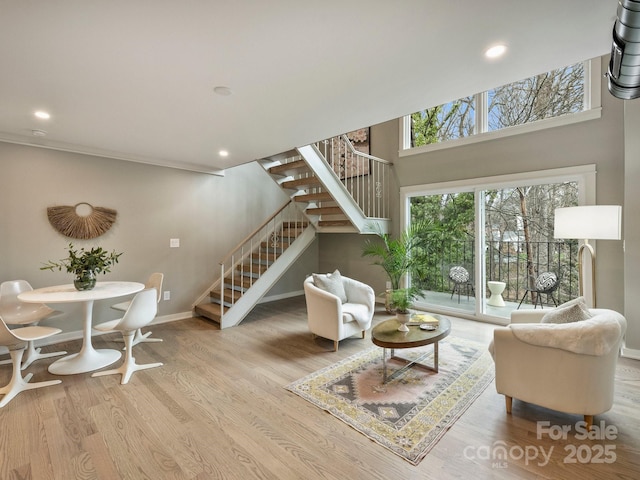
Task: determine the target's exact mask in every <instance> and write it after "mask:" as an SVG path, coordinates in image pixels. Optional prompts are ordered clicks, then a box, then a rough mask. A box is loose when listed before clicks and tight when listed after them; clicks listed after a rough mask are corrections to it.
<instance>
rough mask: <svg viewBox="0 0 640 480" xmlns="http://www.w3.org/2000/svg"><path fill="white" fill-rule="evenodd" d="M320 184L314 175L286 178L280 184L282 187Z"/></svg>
mask: <svg viewBox="0 0 640 480" xmlns="http://www.w3.org/2000/svg"><path fill="white" fill-rule="evenodd" d="M311 185H320V180H318V178H316V177H305V178H297V179H295V180H288V181H286V182H282V184H281V185H280V186H281V187H282V188H298V187H302V186H311Z"/></svg>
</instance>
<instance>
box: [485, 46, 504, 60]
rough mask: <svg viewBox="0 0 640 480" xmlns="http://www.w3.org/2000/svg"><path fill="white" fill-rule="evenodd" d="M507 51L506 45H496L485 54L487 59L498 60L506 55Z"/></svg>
mask: <svg viewBox="0 0 640 480" xmlns="http://www.w3.org/2000/svg"><path fill="white" fill-rule="evenodd" d="M506 51H507V46H506V45H495V46H493V47H491V48H489V49H488V50H487V51H486V52H484V55H485V57H487V58H498V57H501V56H502V55H504V53H505V52H506Z"/></svg>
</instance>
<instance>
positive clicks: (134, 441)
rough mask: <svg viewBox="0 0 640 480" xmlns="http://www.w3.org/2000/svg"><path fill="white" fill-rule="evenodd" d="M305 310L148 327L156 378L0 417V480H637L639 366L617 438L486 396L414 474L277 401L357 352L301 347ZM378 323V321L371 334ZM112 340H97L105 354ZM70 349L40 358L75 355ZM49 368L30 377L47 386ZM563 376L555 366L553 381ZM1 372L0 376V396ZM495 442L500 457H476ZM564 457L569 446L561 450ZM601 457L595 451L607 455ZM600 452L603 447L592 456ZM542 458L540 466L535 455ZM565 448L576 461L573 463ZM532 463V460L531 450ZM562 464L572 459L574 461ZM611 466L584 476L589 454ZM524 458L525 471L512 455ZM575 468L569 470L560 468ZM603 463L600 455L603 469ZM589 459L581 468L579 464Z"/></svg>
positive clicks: (97, 387)
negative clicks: (586, 433) (222, 324)
mask: <svg viewBox="0 0 640 480" xmlns="http://www.w3.org/2000/svg"><path fill="white" fill-rule="evenodd" d="M305 312H306V310H305V306H304V298H303V297H298V298H294V299H289V300H282V301H278V302H273V303H270V304H264V305H260V306H258V307H257V308H256V309H255V311H254V312H253V313H252V314H251V315H250V317H249V318H247V319H246V320H245V321H244V322H243V324H242V325H241V326H239V327H236V328H231V329H226V330H224V331H221V330H219V329H218V327H217V326H216V325H214V324H211V323H209V322H207V321H205V320H202V319H199V318H189V319H185V320H183V321H177V322H172V323H168V324H163V325H157V326H154V327H152V328H151V330H152V331H153V336H154V337H161V338H164V342H162V343H147V344H142V345H138V346H136V347H135V352H136V358H137V360H138V362H139V363H147V362H154V361H162V362H164V363H165V365H164V366H163V367H161V368H156V369H152V370H147V371H143V372H137V373H135V374H134V375H133V377H132V379H131V381H130V383H129V384H128V385H120V384H119V380H120V378H119V376H107V377H99V378H91V376H90V374H83V375H73V376H65V377H62V380H63V383H62V384H60V385H55V386H52V387H47V388H44V389H40V390H35V391H31V392H25V393H22V394H20V395H19V396H18V397H16V398H15V399H14V400H13V401H12V402H11V403H10V404H9V405H8V406H6V407H5V408H3V409H1V410H0V479H2V480H12V479H60V480H71V479H94V478H95V479H104V480H113V479H119V478H126V479H136V480H137V479H151V480H159V479H162V480H163V479H217V478H220V479H239V480H246V479H254V478H255V479H277V480H288V479H304V480H311V479H438V480H442V479H454V478H455V479H459V478H464V479H484V478H499V479H502V478H504V479H507V478H508V479H513V478H524V479H543V478H548V479H575V478H585V479H586V478H589V479H610V478H611V479H613V478H616V479H637V478H638V477H639V476H640V450H639V448H638V447H639V445H640V365H639V363H640V362H635V361H631V360H626V359H622V360H621V361H620V363H619V369H618V375H617V379H616V386H617V395H616V402H615V405H614V407H613V409H612V410H611V411H610V412H608V413H606V414H603V415H601V416H598V417H596V422H600V421H604V422H605V424H606V425H608V426H613V427H615V428H617V434H616V435H615V439H604V440H588V439H587V440H578V439H576V438H575V432H571V433H569V435H568V438H567V439H566V440H552V439H551V438H549V436H548V435H543V436H542V438H537V430H536V422H537V421H545V420H548V421H550V424H551V425H560V426H561V425H568V426H574V425H575V422H577V421H578V420H580V417H577V416H572V415H564V414H560V413H558V412H553V411H549V410H546V409H543V408H540V407H536V406H534V405H529V404H526V403H523V402H519V401H516V400H514V408H513V415H507V414H506V413H505V407H504V399H503V397H502V396H500V395H498V394H497V393H496V391H495V387H494V386H493V385H490V386H489V387H488V388H487V390H485V392H484V393H483V394H482V395H481V396H480V397H479V398H478V399H477V400H476V401H475V403H474V404H473V405H472V406H471V407H470V408H469V409H468V410H467V411H466V412H465V414H464V415H463V416H462V418H460V419H459V420H458V421H457V422H456V423H455V425H454V426H453V427H452V428H451V429H450V430H449V431H448V432H447V433H446V434H445V435H444V437H443V438H442V439H441V440H440V442H439V443H438V444H437V445H436V447H435V448H434V449H433V450H432V451H431V452H430V453H429V454H428V455H427V457H426V458H425V459H424V460H423V461H422V462H421V463H420V465H418V466H412V465H410V464H409V463H407V462H406V461H404V460H402V459H401V458H399V457H397V456H396V455H394V454H392V453H390V452H389V451H387V450H386V449H384V448H383V447H381V446H379V445H377V444H376V443H374V442H372V441H371V440H369V439H367V438H366V437H365V436H364V435H361V434H359V433H358V432H356V431H355V430H353V429H352V428H350V427H349V426H347V425H346V424H344V423H342V422H341V421H339V420H337V419H335V418H334V417H332V416H331V415H329V414H327V413H325V412H323V411H321V410H320V409H318V408H317V407H314V406H313V405H311V404H310V403H308V402H306V401H305V400H303V399H301V398H299V397H297V396H295V395H293V394H292V393H290V392H288V391H287V390H285V389H284V386H285V385H287V384H289V383H290V382H292V381H294V380H297V379H299V378H301V377H303V376H305V375H306V374H308V373H311V372H313V371H315V370H318V369H320V368H323V367H325V366H328V365H330V364H332V363H334V362H337V361H339V360H341V359H343V358H345V357H347V356H349V355H352V354H354V353H356V352H358V351H360V350H362V349H365V348H369V347H370V346H371V341H370V339H369V335H367V338H366V339H365V340H362V339H360V338H356V337H354V338H352V339H347V340H344V341H342V342H341V343H340V349H339V351H338V352H333V351H331V350H332V342H330V341H328V340H323V339H316V340H312V338H311V335H310V334H309V332H308V329H307V326H306V313H305ZM388 317H389V316H388V315H387V314H386V313H384V312H383V311H380V312H379V313H378V314H376V317H375V320H374V322H375V323H377V322H379V321H381V320H383V319H386V318H388ZM452 323H453V332H452V334H453V335H458V336H462V337H466V338H473V339H476V340H479V341H482V342H486V343H487V344H488V342H489V340H490V338H491V335H492V331H493V328H494V327H493V326H492V325H488V324H483V323H478V322H472V321H468V320H460V319H452ZM115 338H117V337H116V336H107V337H101V338H96V339H95V345H96V346H97V347H111V348H116V347H118V346H121V345H122V344H118V343H116V342H115V341H114V339H115ZM79 345H80V342H79V341H75V342H68V343H66V344H60V345H57V346H50V347H47V350H53V349H54V348H55V349H59V348H60V347H63V348H64V349H66V350H68V351H71V352H73V351H77V350H78V348H79ZM51 361H52V360H51V359H48V360H42V361H39V362H36V363H35V364H34V365H33V366H31V367H30V368H29V369H28V371H30V372H33V373H34V380H36V381H39V380H45V379H50V378H52V375H50V374H49V373H48V372H47V370H46V368H47V366H48V365H49V364H50V363H51ZM560 367H561V366H559V368H560ZM9 377H10V367H8V366H2V367H0V385H4V384H5V383H6V382H7V381H8V380H9ZM494 442H503V443H501V444H502V445H503V446H505V447H506V448H507V450H508V451H509V452H510V453H509V454H508V458H507V459H506V460H504V461H503V462H500V461H496V460H492V459H491V458H487V456H488V454H490V453H492V452H493V451H495V449H494V446H495V445H494ZM572 445H573V446H572ZM607 445H611V446H612V447H611V446H609V447H607V448H606V450H605V448H604V447H605V446H607ZM599 446H601V447H599ZM540 448H544V451H545V453H548V452H549V450H550V449H553V451H552V454H551V456H550V461H549V462H548V464H546V465H540V464H541V463H543V459H542V457H541V454H540ZM572 449H573V450H572ZM534 450H535V451H536V452H537V454H538V457H537V458H530V457H531V456H532V455H533V451H534ZM572 451H575V453H576V455H575V456H573V457H572V456H571V453H572ZM605 451H606V452H608V453H607V455H608V456H609V457H610V458H612V459H613V457H611V454H612V452H613V454H614V455H615V461H613V462H612V463H595V462H596V461H597V460H598V458H596V456H597V454H598V452H599V453H603V452H605ZM523 452H524V453H526V452H528V453H529V456H530V457H529V458H527V457H523V456H521V455H520V453H523ZM572 458H575V459H576V461H577V463H565V460H571V459H572ZM604 458H607V457H606V456H601V457H600V459H601V460H603V459H604ZM588 460H592V461H591V462H589V461H588Z"/></svg>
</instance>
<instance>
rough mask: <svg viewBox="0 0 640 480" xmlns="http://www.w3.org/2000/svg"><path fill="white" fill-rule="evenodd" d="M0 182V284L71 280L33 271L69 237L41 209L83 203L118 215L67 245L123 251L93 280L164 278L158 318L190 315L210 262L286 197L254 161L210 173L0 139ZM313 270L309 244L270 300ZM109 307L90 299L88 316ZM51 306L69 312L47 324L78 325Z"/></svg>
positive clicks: (60, 251) (62, 249)
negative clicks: (165, 296) (101, 229)
mask: <svg viewBox="0 0 640 480" xmlns="http://www.w3.org/2000/svg"><path fill="white" fill-rule="evenodd" d="M0 176H1V178H2V187H0V218H1V219H2V221H1V226H0V229H1V230H0V281H4V280H9V279H16V278H23V279H26V280H28V281H29V282H30V283H31V284H32V285H33V286H34V288H37V287H42V286H47V285H54V284H59V283H70V282H71V281H72V280H73V279H72V276H71V275H70V274H67V273H66V272H57V271H56V272H50V271H41V270H40V266H41V264H42V263H43V262H46V261H47V260H50V259H51V260H57V259H60V258H63V257H65V256H66V246H67V244H68V242H69V241H70V239H69V238H67V237H64V236H63V235H61V234H60V233H58V232H56V231H55V230H54V229H53V228H52V227H51V225H50V224H49V222H48V219H47V216H46V208H47V207H49V206H53V205H75V204H77V203H79V202H88V203H90V204H92V205H94V206H102V207H109V208H113V209H115V210H117V211H118V217H117V221H116V223H115V224H114V225H113V227H112V228H111V230H109V231H108V232H107V233H106V234H104V235H102V236H101V237H99V238H97V239H95V240H91V241H74V243H75V244H76V245H77V246H87V247H91V246H93V245H100V246H103V247H104V248H106V249H108V250H111V249H115V250H117V251H119V252H124V254H123V255H122V257H121V259H120V263H119V264H118V265H116V266H115V267H114V268H113V269H112V272H111V273H109V274H107V275H104V276H102V275H101V277H100V279H102V280H137V281H144V280H145V279H146V278H147V276H148V275H149V274H150V273H152V272H154V271H160V272H163V273H164V274H165V284H164V289H165V290H170V291H171V299H170V300H169V301H161V302H160V311H159V315H160V316H166V315H173V314H179V313H183V312H190V311H191V304H192V302H193V301H195V300H196V298H198V296H199V295H200V294H201V293H202V292H204V291H205V290H206V288H207V287H208V286H209V285H211V284H212V283H213V281H214V280H215V279H216V278H217V276H218V275H219V272H218V268H219V267H218V261H219V260H220V259H221V258H222V257H223V256H224V255H225V254H226V253H227V251H228V250H229V249H230V248H231V247H232V246H234V245H235V244H236V243H237V242H238V241H240V240H241V239H242V238H243V237H244V236H246V235H247V234H248V233H250V232H251V231H252V230H253V229H254V228H256V226H258V225H259V224H260V223H262V222H263V221H264V220H266V219H267V218H268V217H269V216H270V215H271V214H272V213H273V212H274V211H275V210H276V209H277V207H279V206H281V205H282V204H283V203H284V202H285V201H287V197H286V195H285V194H284V193H283V192H282V191H281V189H280V188H279V187H277V186H276V185H275V183H273V182H271V180H270V179H269V177H268V175H267V174H266V173H265V172H264V171H263V170H262V168H261V167H260V166H259V165H258V164H257V163H255V162H254V163H252V164H247V165H242V166H240V167H236V168H232V169H229V170H227V172H226V176H224V177H219V176H212V175H205V174H201V173H194V172H188V171H183V170H176V169H170V168H164V167H155V166H151V165H144V164H139V163H131V162H124V161H119V160H112V159H106V158H100V157H94V156H86V155H79V154H73V153H67V152H59V151H54V150H47V149H42V148H35V147H29V146H21V145H14V144H9V143H0ZM170 238H179V239H180V248H169V239H170ZM316 243H317V242H316ZM316 264H317V245H313V246H312V247H311V248H310V249H309V250H308V252H307V253H306V254H305V255H303V257H302V258H301V259H300V260H299V261H298V263H297V265H296V267H295V268H294V269H292V271H290V272H288V273H287V274H286V275H285V277H284V278H283V279H281V281H280V282H279V284H278V285H276V286H275V287H274V289H273V290H272V292H270V294H269V295H282V294H285V293H288V292H291V291H295V290H298V291H301V290H302V287H301V284H302V280H303V279H304V274H305V273H307V272H309V271H312V270H315V265H316ZM111 303H112V302H109V301H102V302H97V304H96V306H95V309H94V315H95V317H96V318H97V319H99V320H103V319H104V320H107V319H110V318H116V316H117V314H116V313H115V312H114V311H112V310H111V309H110V308H109V305H110V304H111ZM56 307H57V308H60V309H63V310H64V311H65V312H68V313H69V314H70V315H67V316H68V317H69V321H68V322H66V323H64V322H62V323H61V322H60V319H56V325H58V326H61V328H62V327H64V329H65V331H74V330H78V329H80V324H79V321H77V320H74V319H76V318H77V317H78V316H77V315H76V313H77V312H76V309H77V308H78V306H77V305H76V306H73V305H59V306H56ZM63 323H64V325H63Z"/></svg>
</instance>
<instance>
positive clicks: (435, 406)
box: [286, 337, 494, 465]
mask: <svg viewBox="0 0 640 480" xmlns="http://www.w3.org/2000/svg"><path fill="white" fill-rule="evenodd" d="M426 352H429V356H428V357H427V358H426V359H424V360H423V361H422V362H421V363H424V364H425V365H433V346H432V345H428V346H426V347H421V348H414V349H403V350H396V351H395V353H396V355H398V356H401V357H403V358H407V359H415V358H418V357H419V356H420V355H422V354H424V353H426ZM387 354H389V351H388V350H387ZM404 365H405V362H402V361H400V360H397V359H396V358H393V359H391V360H389V359H387V369H388V370H387V372H388V374H391V375H393V372H394V371H396V370H398V369H400V368H402V367H403V366H404ZM382 373H383V367H382V348H379V347H372V348H370V349H368V350H365V351H363V352H360V353H358V354H356V355H353V356H351V357H349V358H346V359H344V360H342V361H341V362H339V363H336V364H334V365H331V366H329V367H327V368H324V369H322V370H319V371H317V372H315V373H312V374H311V375H308V376H306V377H304V378H302V379H300V380H298V381H296V382H293V383H292V384H290V385H287V386H286V388H287V389H288V390H290V391H292V392H293V393H295V394H297V395H299V396H301V397H302V398H304V399H306V400H308V401H310V402H311V403H313V404H315V405H317V406H318V407H320V408H322V409H324V410H326V411H327V412H329V413H331V414H332V415H334V416H335V417H337V418H339V419H340V420H342V421H344V422H345V423H347V424H348V425H350V426H352V427H353V428H355V429H356V430H358V431H359V432H361V433H363V434H364V435H366V436H367V437H369V438H371V439H372V440H374V441H375V442H377V443H379V444H380V445H382V446H384V447H386V448H388V449H389V450H391V451H392V452H393V453H395V454H397V455H399V456H401V457H402V458H404V459H405V460H407V461H408V462H410V463H412V464H413V465H417V464H418V463H420V461H421V460H422V459H423V458H424V456H425V455H426V454H427V453H428V452H429V450H431V448H433V446H434V445H435V444H436V443H437V442H438V440H439V439H440V438H441V437H442V436H443V435H444V434H445V433H446V431H447V430H448V429H449V428H450V427H451V426H452V425H453V424H454V423H455V421H456V420H457V419H458V418H459V417H460V416H461V415H462V413H463V412H464V411H465V410H466V409H467V408H468V407H469V406H470V405H471V404H472V403H473V401H474V400H475V399H476V398H477V397H478V396H479V395H480V394H481V393H482V392H483V391H484V389H485V388H486V387H487V385H489V384H490V383H491V381H492V380H493V376H494V364H493V360H492V359H491V356H490V355H489V353H488V351H487V346H486V345H484V344H480V343H477V342H473V341H469V340H464V339H460V338H456V337H447V338H445V339H444V340H442V341H440V344H439V372H438V373H435V372H433V371H431V370H427V369H424V368H420V367H418V366H413V367H411V368H408V369H406V371H405V372H404V373H401V374H400V375H398V376H396V377H394V378H393V379H392V380H390V381H389V382H387V383H386V384H383V383H382Z"/></svg>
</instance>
